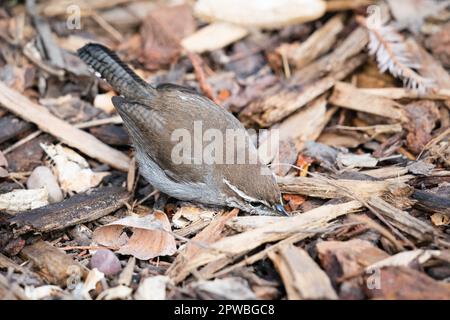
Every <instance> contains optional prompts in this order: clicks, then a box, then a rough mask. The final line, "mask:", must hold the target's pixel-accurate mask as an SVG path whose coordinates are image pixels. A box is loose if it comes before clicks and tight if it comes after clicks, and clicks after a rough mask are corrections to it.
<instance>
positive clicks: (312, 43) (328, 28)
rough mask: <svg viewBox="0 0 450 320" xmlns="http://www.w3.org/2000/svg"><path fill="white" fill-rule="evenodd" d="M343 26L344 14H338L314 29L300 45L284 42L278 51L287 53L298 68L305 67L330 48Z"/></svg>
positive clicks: (288, 57) (282, 53)
mask: <svg viewBox="0 0 450 320" xmlns="http://www.w3.org/2000/svg"><path fill="white" fill-rule="evenodd" d="M343 28H344V23H343V16H342V15H336V16H334V17H333V18H331V19H330V20H328V21H327V23H325V24H324V25H323V26H322V27H321V28H320V29H317V30H316V31H314V33H313V34H311V35H310V36H309V38H308V39H307V40H306V41H304V42H302V43H301V44H300V45H298V44H296V43H294V44H283V45H281V46H280V47H279V48H277V52H278V53H279V54H281V55H286V57H287V59H288V61H289V62H290V63H291V64H293V65H294V66H295V67H296V68H301V67H304V66H306V65H308V64H309V63H311V62H312V61H314V60H315V59H316V58H317V57H319V56H320V55H322V54H324V53H326V52H327V51H328V50H330V49H331V47H332V46H333V45H334V43H335V42H336V40H337V36H338V34H339V33H340V32H341V31H342V30H343Z"/></svg>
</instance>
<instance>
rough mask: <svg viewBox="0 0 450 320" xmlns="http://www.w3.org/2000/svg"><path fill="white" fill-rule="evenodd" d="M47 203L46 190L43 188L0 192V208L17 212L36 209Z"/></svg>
mask: <svg viewBox="0 0 450 320" xmlns="http://www.w3.org/2000/svg"><path fill="white" fill-rule="evenodd" d="M47 204H48V192H47V190H46V189H45V188H41V189H34V190H13V191H11V192H8V193H4V194H0V210H6V211H9V212H11V213H12V212H18V211H25V210H31V209H36V208H39V207H43V206H46V205H47Z"/></svg>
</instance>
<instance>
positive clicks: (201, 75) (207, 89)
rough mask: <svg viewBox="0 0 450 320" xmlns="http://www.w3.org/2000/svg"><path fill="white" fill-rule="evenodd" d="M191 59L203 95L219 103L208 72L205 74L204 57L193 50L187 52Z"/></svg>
mask: <svg viewBox="0 0 450 320" xmlns="http://www.w3.org/2000/svg"><path fill="white" fill-rule="evenodd" d="M187 56H188V58H189V60H191V63H192V67H193V68H194V73H195V78H196V80H197V82H198V85H199V86H200V91H201V93H202V94H203V95H205V96H206V97H208V98H209V99H211V100H212V101H214V102H215V103H217V104H219V101H218V100H217V99H216V98H215V97H214V93H213V89H212V87H211V85H210V84H209V83H208V82H207V81H206V74H205V70H204V69H205V65H204V64H205V62H204V61H203V60H202V58H201V57H200V56H199V55H198V54H196V53H193V52H188V54H187Z"/></svg>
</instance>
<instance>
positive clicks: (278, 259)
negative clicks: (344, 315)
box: [269, 245, 337, 300]
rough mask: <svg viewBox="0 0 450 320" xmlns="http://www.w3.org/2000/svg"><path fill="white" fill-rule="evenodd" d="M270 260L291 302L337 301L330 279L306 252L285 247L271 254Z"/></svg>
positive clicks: (296, 248)
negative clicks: (309, 300) (302, 300)
mask: <svg viewBox="0 0 450 320" xmlns="http://www.w3.org/2000/svg"><path fill="white" fill-rule="evenodd" d="M269 258H270V259H271V260H272V262H273V263H274V264H275V267H276V268H277V270H278V272H279V273H280V276H281V278H282V279H283V283H284V287H285V288H286V292H287V296H288V299H289V300H299V299H337V294H336V292H335V291H334V289H333V287H332V286H331V282H330V279H329V278H328V276H327V275H326V273H325V272H324V271H323V270H322V269H320V267H319V266H318V265H317V264H316V263H315V262H314V260H313V259H312V258H311V257H310V256H309V254H308V253H307V252H306V251H305V250H303V249H301V248H298V247H295V246H293V245H288V246H283V247H281V248H280V249H279V250H278V251H277V252H270V253H269Z"/></svg>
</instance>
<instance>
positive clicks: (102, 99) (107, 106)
mask: <svg viewBox="0 0 450 320" xmlns="http://www.w3.org/2000/svg"><path fill="white" fill-rule="evenodd" d="M115 95H116V94H115V92H114V91H108V92H106V93H101V94H97V95H96V96H95V98H94V107H96V108H99V109H101V110H103V111H105V112H106V113H108V114H112V113H114V112H115V110H116V109H115V108H114V105H113V104H112V101H111V98H112V97H114V96H115Z"/></svg>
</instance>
